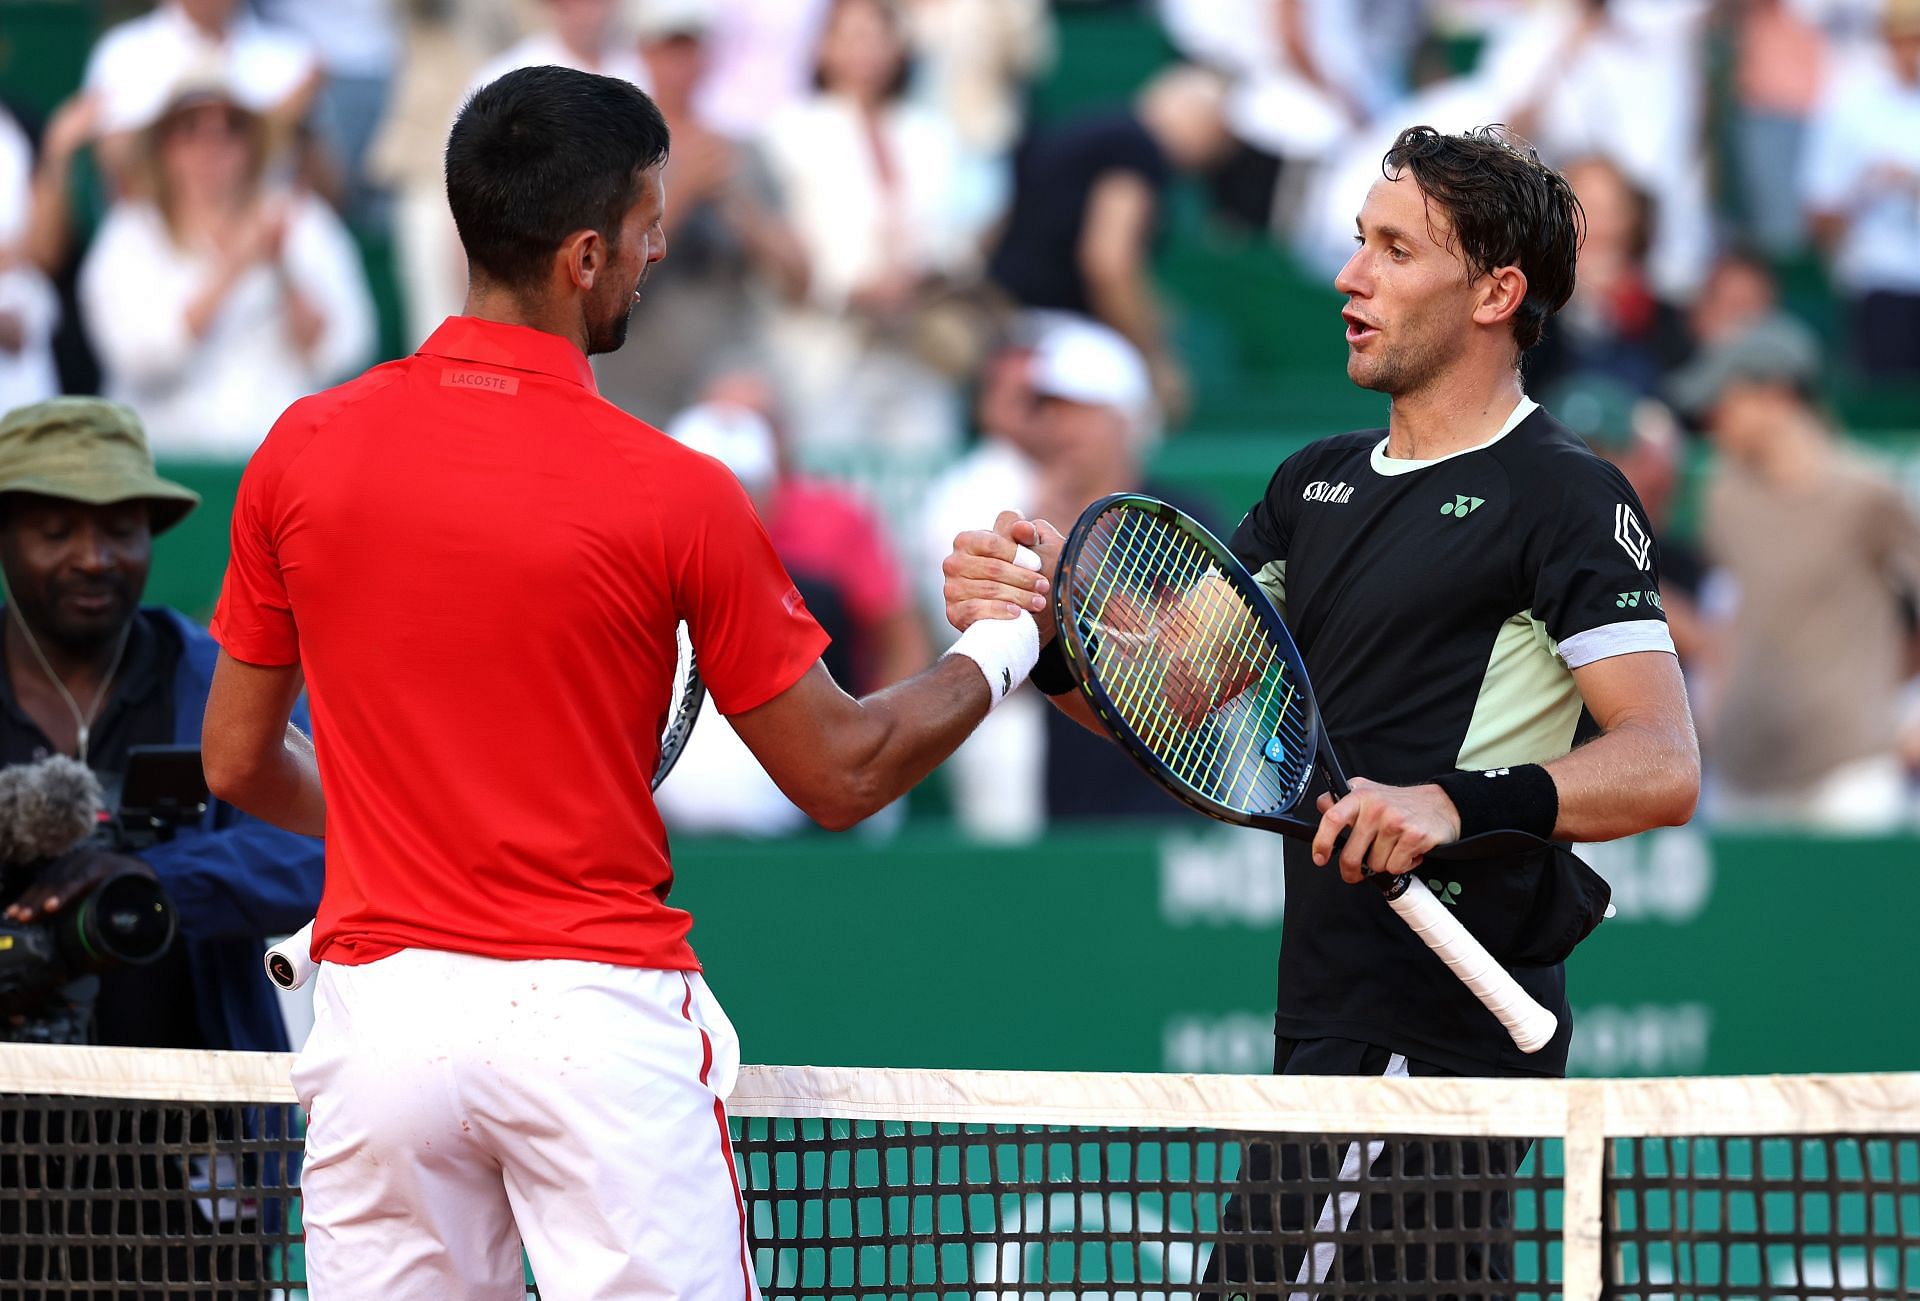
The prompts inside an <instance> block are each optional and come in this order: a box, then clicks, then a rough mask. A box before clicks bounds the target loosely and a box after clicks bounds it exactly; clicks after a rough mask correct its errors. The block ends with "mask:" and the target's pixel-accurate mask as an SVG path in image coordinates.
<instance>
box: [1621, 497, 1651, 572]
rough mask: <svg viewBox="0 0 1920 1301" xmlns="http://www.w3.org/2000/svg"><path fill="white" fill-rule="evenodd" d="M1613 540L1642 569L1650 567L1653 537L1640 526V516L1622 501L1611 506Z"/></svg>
mask: <svg viewBox="0 0 1920 1301" xmlns="http://www.w3.org/2000/svg"><path fill="white" fill-rule="evenodd" d="M1613 540H1614V541H1615V542H1618V543H1619V544H1620V549H1621V550H1623V551H1625V552H1626V553H1627V555H1628V556H1630V557H1632V559H1633V563H1634V564H1636V565H1638V566H1639V567H1640V568H1642V569H1651V568H1653V565H1652V563H1651V562H1652V558H1653V538H1652V537H1651V536H1649V535H1648V533H1647V530H1646V529H1645V528H1644V527H1642V525H1641V523H1640V517H1639V516H1637V515H1635V514H1634V513H1633V507H1631V506H1629V505H1627V503H1625V502H1624V501H1623V502H1621V503H1620V504H1619V505H1618V506H1615V507H1614V508H1613Z"/></svg>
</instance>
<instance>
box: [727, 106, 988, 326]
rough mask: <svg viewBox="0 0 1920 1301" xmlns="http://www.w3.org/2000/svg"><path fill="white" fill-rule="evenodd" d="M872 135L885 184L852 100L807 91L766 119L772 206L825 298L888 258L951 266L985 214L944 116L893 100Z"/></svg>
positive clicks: (915, 265) (856, 283) (916, 266)
mask: <svg viewBox="0 0 1920 1301" xmlns="http://www.w3.org/2000/svg"><path fill="white" fill-rule="evenodd" d="M881 135H882V137H883V141H884V145H885V148H886V150H887V154H888V157H889V158H890V159H891V160H892V165H893V166H894V167H895V168H897V169H898V179H897V181H896V182H895V184H894V187H893V189H892V190H891V192H889V190H888V189H887V187H886V185H885V183H884V181H883V179H882V177H881V174H880V170H879V167H878V166H877V165H876V163H875V160H874V151H873V145H872V142H871V141H870V139H869V137H868V135H867V129H866V127H865V125H864V123H863V121H862V119H861V116H860V113H859V110H858V109H857V108H855V106H854V105H853V104H852V102H851V101H849V100H846V99H843V98H841V97H839V96H836V95H816V96H814V97H813V98H812V99H810V100H808V101H807V102H805V103H803V104H796V105H794V106H793V107H791V108H789V109H788V110H787V111H786V112H784V113H782V114H781V115H780V116H779V117H778V118H777V119H775V121H774V123H773V126H772V127H771V129H770V130H769V131H768V132H767V136H766V139H765V142H764V143H765V148H766V157H767V162H768V165H769V166H770V167H771V168H772V170H773V175H774V182H775V185H776V188H777V189H778V191H779V195H780V206H781V211H782V212H783V214H784V215H785V216H786V218H787V220H788V221H789V222H790V223H792V225H793V228H794V233H795V234H796V235H798V236H799V238H800V242H801V244H803V245H804V246H805V248H806V251H807V265H808V269H809V278H808V286H807V287H808V293H809V295H810V296H811V297H812V299H813V301H814V302H815V303H816V304H818V305H820V306H822V307H826V308H838V307H840V306H842V305H843V304H844V303H845V302H846V300H847V296H848V295H849V294H850V293H852V292H853V290H855V289H857V288H859V287H860V286H861V285H863V284H865V283H866V282H868V281H869V280H871V279H873V278H874V277H875V276H877V275H879V274H880V273H881V272H883V271H884V270H885V269H886V268H887V267H888V265H889V264H890V263H901V264H905V265H906V266H908V267H911V268H912V269H913V270H915V271H919V272H927V273H932V272H957V271H960V270H962V269H963V268H964V267H965V265H966V263H967V261H968V259H969V258H971V257H973V256H974V255H975V252H976V249H977V245H976V242H975V241H976V239H977V237H978V235H979V233H980V231H981V230H983V229H984V228H985V226H986V225H987V223H988V222H989V221H990V220H991V219H992V213H991V212H987V211H978V210H975V211H968V210H967V209H966V207H965V206H964V205H962V204H960V203H958V202H956V199H957V198H958V196H959V195H960V194H961V193H963V186H962V184H961V182H962V180H963V175H962V167H963V163H964V155H963V152H962V149H961V145H960V138H959V135H958V133H956V132H955V131H954V130H953V128H952V127H951V126H950V125H948V123H947V122H946V120H945V119H944V118H941V117H939V116H937V115H936V114H934V113H931V112H929V111H927V110H926V109H923V108H920V107H919V106H917V105H912V104H896V105H894V106H893V107H891V108H889V109H888V110H887V112H886V114H885V116H884V118H883V119H882V127H881Z"/></svg>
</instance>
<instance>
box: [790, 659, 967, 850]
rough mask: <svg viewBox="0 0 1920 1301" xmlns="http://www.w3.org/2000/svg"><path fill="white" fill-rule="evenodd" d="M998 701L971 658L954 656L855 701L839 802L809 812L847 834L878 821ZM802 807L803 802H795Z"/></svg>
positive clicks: (841, 736) (844, 732)
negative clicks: (873, 818)
mask: <svg viewBox="0 0 1920 1301" xmlns="http://www.w3.org/2000/svg"><path fill="white" fill-rule="evenodd" d="M991 700H992V696H991V695H990V694H989V692H988V688H987V680H986V678H985V677H984V676H983V675H982V674H981V671H980V668H979V666H978V665H976V664H975V663H974V662H973V661H972V660H970V659H966V658H964V657H962V656H959V655H949V656H946V657H945V658H944V659H941V660H940V661H939V662H938V663H936V664H934V666H933V667H932V668H930V669H928V670H927V671H926V672H924V673H918V674H915V675H914V676H913V677H910V678H908V679H907V680H906V681H905V682H897V683H895V684H894V685H893V686H890V687H887V688H885V689H884V690H881V691H876V692H874V693H873V694H872V695H869V696H866V697H863V698H862V699H860V700H859V701H857V702H854V704H855V708H856V709H857V710H858V711H859V715H858V719H857V721H854V722H853V723H852V725H850V726H847V727H844V728H841V729H836V732H835V736H836V739H837V740H838V742H839V743H838V744H837V745H836V746H835V749H836V751H837V753H836V754H834V755H832V756H822V758H823V760H824V761H825V762H827V763H829V764H831V765H832V766H833V767H834V768H835V769H837V770H838V772H839V774H840V776H841V780H840V781H838V782H836V783H835V785H836V786H837V787H838V788H839V790H838V792H837V798H834V799H832V800H830V801H827V802H825V803H824V806H823V807H811V808H810V807H807V805H806V804H805V803H802V808H805V809H806V811H807V813H808V814H809V815H810V816H812V817H813V818H814V820H815V821H817V822H819V823H820V824H821V825H822V826H824V827H827V828H828V829H829V830H834V831H840V830H844V829H846V828H847V827H850V826H852V825H853V824H854V823H856V822H859V821H861V820H862V819H864V818H868V817H871V816H872V815H873V814H875V813H878V812H879V811H880V810H881V809H884V808H885V807H886V806H887V805H889V804H891V803H893V802H894V801H895V800H897V799H899V798H900V797H901V796H902V795H904V794H906V793H907V792H908V791H909V790H911V789H912V788H913V787H915V786H917V785H918V784H919V783H920V782H922V781H924V780H925V779H926V776H927V774H928V773H930V772H932V771H933V770H934V769H935V768H937V767H939V766H940V764H941V763H942V762H944V761H945V760H946V758H947V756H948V755H950V754H952V753H953V752H954V751H955V750H956V749H958V748H959V747H960V743H961V742H962V741H964V740H966V739H967V737H968V736H969V735H970V734H971V733H972V732H973V729H974V728H976V727H978V726H979V725H980V720H981V719H982V718H984V717H985V716H986V713H987V710H988V708H989V706H990V702H991ZM796 802H798V801H796Z"/></svg>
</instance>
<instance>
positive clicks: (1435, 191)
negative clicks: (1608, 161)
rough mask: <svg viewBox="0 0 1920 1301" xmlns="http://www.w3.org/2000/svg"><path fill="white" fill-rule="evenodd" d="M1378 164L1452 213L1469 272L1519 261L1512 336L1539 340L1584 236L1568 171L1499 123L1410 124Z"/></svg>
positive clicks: (1569, 281)
mask: <svg viewBox="0 0 1920 1301" xmlns="http://www.w3.org/2000/svg"><path fill="white" fill-rule="evenodd" d="M1380 170H1381V172H1382V173H1383V174H1384V175H1385V176H1386V177H1387V178H1388V179H1389V180H1397V179H1398V178H1399V177H1401V176H1402V175H1407V174H1411V175H1412V177H1413V180H1414V184H1416V185H1418V186H1419V187H1420V192H1421V194H1423V195H1425V196H1426V199H1427V201H1428V202H1429V203H1433V204H1437V205H1439V207H1440V209H1441V211H1443V212H1445V213H1446V214H1447V218H1448V220H1449V221H1451V222H1452V224H1453V235H1452V238H1451V239H1450V240H1449V242H1448V243H1449V247H1452V248H1457V249H1458V250H1459V252H1460V256H1461V257H1462V259H1464V260H1465V262H1466V264H1467V274H1468V275H1469V276H1471V277H1473V278H1476V279H1477V278H1478V277H1480V276H1483V275H1486V274H1487V273H1488V272H1490V271H1492V270H1493V269H1494V268H1495V267H1504V266H1517V267H1519V268H1520V270H1521V271H1522V272H1523V273H1524V274H1525V275H1526V277H1527V296H1526V298H1525V299H1523V300H1522V301H1521V303H1520V308H1519V310H1518V311H1516V312H1515V313H1514V315H1513V338H1514V342H1516V343H1518V344H1519V345H1520V351H1522V352H1525V351H1526V350H1527V349H1529V348H1531V347H1533V345H1534V344H1536V343H1538V342H1540V333H1541V330H1542V328H1543V327H1544V326H1545V325H1546V321H1547V318H1548V317H1549V316H1552V315H1553V314H1554V313H1555V312H1557V311H1559V310H1560V309H1561V308H1562V307H1564V306H1565V305H1566V301H1567V299H1568V298H1569V297H1571V296H1572V294H1573V277H1574V263H1575V261H1576V260H1577V259H1578V258H1579V255H1580V244H1581V241H1582V240H1583V239H1584V238H1585V236H1586V216H1585V214H1584V213H1582V212H1581V211H1580V201H1579V200H1578V199H1576V198H1574V195H1573V187H1572V186H1570V185H1568V184H1567V181H1566V178H1565V177H1563V176H1561V175H1560V173H1558V172H1556V171H1554V170H1553V169H1552V168H1551V167H1548V166H1547V165H1546V164H1545V163H1543V162H1541V161H1540V156H1539V155H1538V154H1537V153H1535V152H1534V150H1533V148H1532V147H1531V146H1529V145H1528V144H1526V142H1524V141H1522V140H1519V139H1518V138H1516V137H1514V136H1512V135H1510V134H1509V133H1508V132H1507V130H1506V129H1505V128H1504V127H1498V126H1490V127H1480V128H1478V129H1476V130H1473V131H1469V132H1467V133H1466V134H1464V135H1445V134H1442V133H1441V132H1439V131H1436V130H1434V129H1433V128H1432V127H1430V126H1414V127H1408V128H1407V129H1406V130H1405V131H1402V132H1401V133H1400V137H1399V139H1397V140H1395V141H1394V142H1393V148H1391V149H1389V150H1387V156H1386V158H1385V159H1383V160H1382V162H1381V165H1380Z"/></svg>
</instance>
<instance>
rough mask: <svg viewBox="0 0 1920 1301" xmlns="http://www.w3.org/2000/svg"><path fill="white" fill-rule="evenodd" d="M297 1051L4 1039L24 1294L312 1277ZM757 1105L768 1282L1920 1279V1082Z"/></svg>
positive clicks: (10, 1279)
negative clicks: (291, 1079)
mask: <svg viewBox="0 0 1920 1301" xmlns="http://www.w3.org/2000/svg"><path fill="white" fill-rule="evenodd" d="M290 1064H291V1059H290V1058H288V1057H284V1056H278V1055H271V1054H234V1053H204V1052H201V1053H187V1052H171V1051H144V1050H129V1049H107V1048H67V1047H46V1046H37V1045H14V1046H5V1047H0V1296H5V1297H20V1298H23V1301H40V1299H41V1298H47V1299H49V1301H50V1299H51V1298H73V1297H102V1296H117V1297H127V1296H139V1297H145V1296H153V1297H206V1298H242V1297H246V1298H253V1297H262V1298H266V1297H272V1298H301V1297H304V1296H305V1289H304V1287H303V1285H302V1280H303V1278H304V1272H303V1259H302V1252H301V1242H300V1229H299V1223H300V1220H299V1194H298V1188H297V1183H298V1159H297V1154H298V1148H299V1132H300V1118H299V1112H298V1109H297V1107H295V1106H294V1105H293V1103H292V1093H291V1089H290V1087H289V1086H288V1084H287V1082H286V1081H287V1072H288V1069H289V1066H290ZM729 1108H730V1111H731V1112H732V1114H733V1120H734V1133H735V1139H736V1160H737V1162H738V1165H739V1169H740V1174H741V1180H742V1184H743V1187H744V1188H745V1189H746V1196H747V1201H748V1227H749V1232H750V1235H751V1239H752V1249H753V1259H754V1264H755V1268H756V1272H757V1274H758V1276H759V1281H760V1285H761V1288H762V1289H763V1291H764V1292H765V1294H766V1295H767V1296H769V1297H779V1298H786V1297H794V1298H823V1299H825V1298H861V1299H866V1298H875V1299H878V1298H888V1299H892V1298H900V1299H901V1301H907V1299H909V1298H912V1299H919V1298H940V1299H942V1301H946V1299H948V1298H951V1299H953V1301H960V1299H961V1298H965V1299H966V1301H1054V1299H1056V1298H1058V1299H1061V1301H1064V1299H1065V1298H1088V1299H1090V1301H1206V1299H1209V1298H1219V1301H1229V1299H1230V1298H1240V1297H1244V1298H1248V1299H1249V1301H1253V1299H1254V1298H1267V1297H1275V1298H1278V1297H1289V1296H1301V1295H1305V1296H1341V1297H1352V1296H1367V1297H1377V1296H1385V1297H1393V1296H1398V1297H1414V1296H1436V1295H1450V1296H1482V1297H1494V1296H1500V1297H1509V1296H1510V1297H1542V1298H1546V1297H1555V1296H1565V1297H1567V1298H1569V1299H1570V1301H1571V1299H1575V1298H1578V1299H1580V1301H1586V1299H1588V1298H1598V1297H1602V1296H1605V1297H1619V1298H1628V1299H1631V1301H1655V1299H1656V1298H1659V1299H1661V1301H1666V1299H1667V1298H1674V1299H1676V1301H1678V1299H1682V1298H1736V1297H1755V1298H1788V1297H1793V1298H1827V1299H1830V1301H1842V1299H1843V1298H1860V1299H1861V1301H1883V1299H1885V1301H1891V1299H1892V1298H1896V1297H1902V1298H1904V1297H1910V1296H1913V1295H1916V1294H1920V1074H1916V1075H1855V1076H1797V1077H1772V1078H1722V1079H1690V1080H1620V1081H1616V1080H1588V1081H1569V1082H1562V1081H1548V1080H1521V1081H1513V1080H1497V1081H1496V1080H1452V1079H1418V1080H1409V1079H1340V1080H1331V1079H1300V1078H1292V1079H1269V1078H1253V1077H1238V1076H1183V1075H1104V1074H1065V1073H1038V1072H1035V1073H1025V1072H975V1071H951V1072H939V1071H911V1070H909V1071H896V1070H866V1069H822V1068H790V1067H748V1068H746V1069H744V1070H743V1071H742V1073H741V1077H740V1081H739V1083H738V1085H737V1087H736V1088H735V1090H734V1093H733V1095H732V1098H731V1100H730V1103H729ZM529 1291H530V1294H532V1292H533V1289H532V1285H531V1283H530V1284H529Z"/></svg>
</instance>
